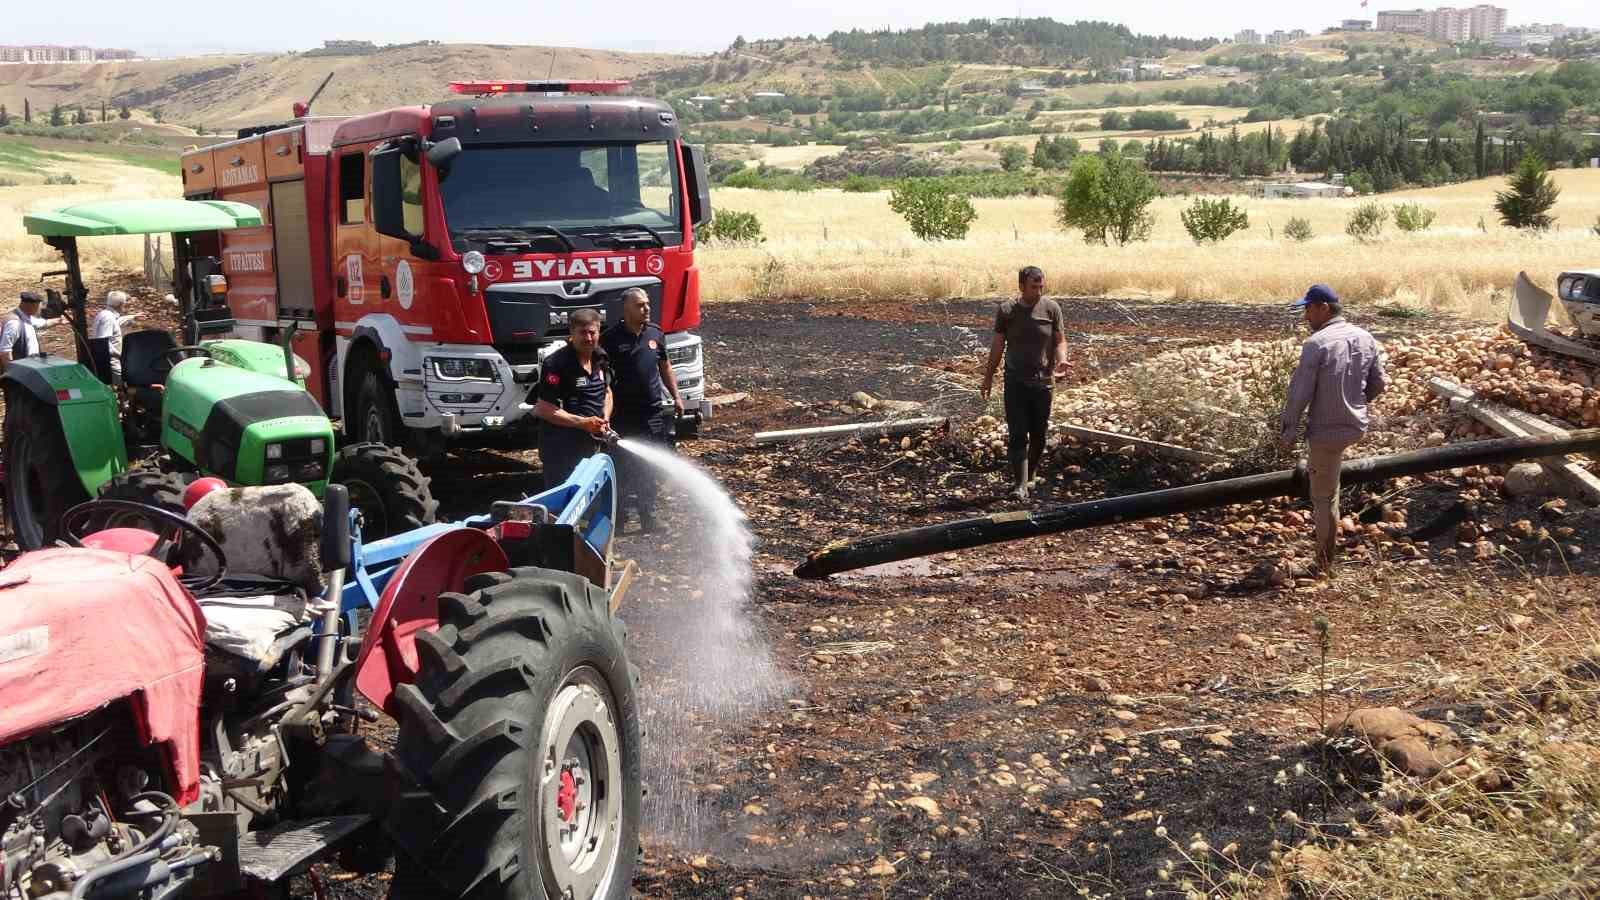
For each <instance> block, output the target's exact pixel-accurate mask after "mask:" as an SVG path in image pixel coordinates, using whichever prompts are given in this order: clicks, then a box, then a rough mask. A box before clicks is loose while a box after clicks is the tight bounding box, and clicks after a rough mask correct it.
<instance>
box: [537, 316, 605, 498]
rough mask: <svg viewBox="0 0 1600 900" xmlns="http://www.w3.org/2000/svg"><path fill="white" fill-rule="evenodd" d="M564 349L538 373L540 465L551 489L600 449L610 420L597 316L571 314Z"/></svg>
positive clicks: (548, 359)
mask: <svg viewBox="0 0 1600 900" xmlns="http://www.w3.org/2000/svg"><path fill="white" fill-rule="evenodd" d="M570 327H571V335H570V338H569V340H568V341H567V345H566V346H565V347H562V348H561V349H560V350H557V351H556V352H554V353H552V354H550V355H549V356H547V357H545V360H544V366H543V368H542V369H541V370H540V373H539V394H538V396H539V402H538V403H537V404H535V405H534V408H533V414H534V415H536V416H538V417H539V418H540V419H542V420H543V421H542V422H540V424H539V461H540V463H541V464H543V466H544V486H545V489H546V490H548V489H550V488H553V487H555V486H556V485H558V484H560V483H561V482H563V481H566V480H567V477H568V476H569V475H571V474H572V470H573V469H576V468H577V467H578V463H579V462H581V461H583V460H584V459H585V458H586V457H588V456H590V455H591V454H593V453H594V452H595V450H596V449H597V448H598V447H599V443H598V441H597V440H596V439H597V438H598V437H599V436H600V435H603V434H605V432H606V431H607V429H609V428H610V427H611V426H610V419H611V402H612V397H611V367H610V364H609V361H608V360H607V358H606V352H605V351H604V350H602V349H600V314H599V313H598V312H596V311H594V310H592V309H580V310H575V311H574V312H573V313H572V318H571V320H570Z"/></svg>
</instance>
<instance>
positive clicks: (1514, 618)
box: [1505, 613, 1533, 631]
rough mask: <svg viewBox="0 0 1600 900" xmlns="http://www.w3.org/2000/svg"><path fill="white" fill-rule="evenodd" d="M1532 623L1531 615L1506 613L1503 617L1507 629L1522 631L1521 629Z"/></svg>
mask: <svg viewBox="0 0 1600 900" xmlns="http://www.w3.org/2000/svg"><path fill="white" fill-rule="evenodd" d="M1532 624H1533V617H1532V616H1524V615H1522V614H1521V613H1507V614H1506V617H1505V625H1506V630H1507V631H1522V630H1523V629H1525V628H1527V627H1528V626H1529V625H1532Z"/></svg>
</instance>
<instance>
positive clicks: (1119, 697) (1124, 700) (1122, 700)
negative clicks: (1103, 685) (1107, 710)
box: [1106, 694, 1139, 706]
mask: <svg viewBox="0 0 1600 900" xmlns="http://www.w3.org/2000/svg"><path fill="white" fill-rule="evenodd" d="M1106 702H1107V703H1110V704H1111V705H1112V706H1138V705H1139V701H1137V700H1135V699H1133V698H1132V697H1130V696H1128V695H1127V694H1112V695H1111V696H1109V697H1107V698H1106Z"/></svg>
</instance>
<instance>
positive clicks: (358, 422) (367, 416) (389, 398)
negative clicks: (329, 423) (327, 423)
mask: <svg viewBox="0 0 1600 900" xmlns="http://www.w3.org/2000/svg"><path fill="white" fill-rule="evenodd" d="M350 412H351V415H350V416H349V418H347V419H346V420H345V431H346V432H347V433H348V434H349V435H350V440H351V441H352V442H361V443H372V444H388V445H389V446H391V447H398V446H400V445H401V442H402V441H403V440H404V438H405V426H404V425H402V424H401V422H400V408H399V407H398V406H396V405H395V402H394V389H393V388H390V387H388V386H386V385H385V384H384V383H383V376H382V375H379V374H378V373H377V372H374V371H371V370H368V372H367V373H366V375H364V376H362V379H361V386H360V387H358V388H357V389H356V402H355V404H354V408H353V409H351V411H350Z"/></svg>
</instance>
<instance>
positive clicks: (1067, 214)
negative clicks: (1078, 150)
mask: <svg viewBox="0 0 1600 900" xmlns="http://www.w3.org/2000/svg"><path fill="white" fill-rule="evenodd" d="M1158 193H1159V191H1158V189H1157V188H1156V182H1155V179H1154V178H1151V177H1150V175H1149V174H1148V173H1147V172H1145V170H1144V167H1143V166H1142V165H1141V164H1140V163H1139V162H1137V161H1135V160H1131V159H1127V158H1125V157H1123V156H1122V155H1121V154H1117V153H1106V154H1100V155H1098V156H1088V155H1084V156H1079V157H1078V158H1077V159H1075V160H1073V161H1072V168H1071V170H1070V171H1069V172H1068V173H1067V183H1066V186H1065V187H1064V188H1063V189H1062V192H1061V196H1060V197H1059V198H1058V199H1057V203H1056V219H1057V220H1058V221H1059V222H1060V223H1061V226H1062V227H1063V228H1069V229H1070V228H1077V229H1080V230H1081V231H1083V239H1084V240H1085V241H1087V242H1088V243H1091V244H1104V243H1106V242H1107V241H1108V240H1109V241H1116V242H1117V243H1118V244H1127V243H1130V242H1132V241H1143V240H1148V239H1149V237H1150V229H1151V228H1152V227H1153V226H1154V225H1155V216H1154V214H1152V213H1151V212H1150V201H1152V200H1154V199H1155V198H1156V195H1157V194H1158Z"/></svg>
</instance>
